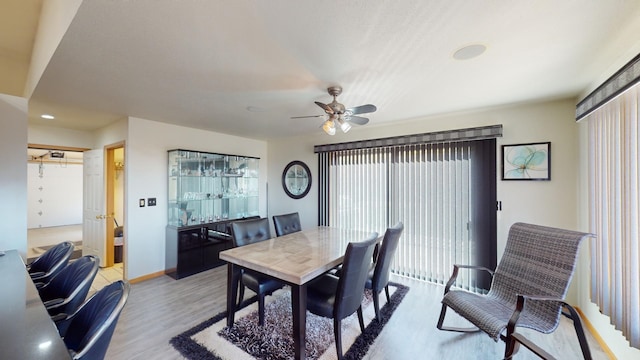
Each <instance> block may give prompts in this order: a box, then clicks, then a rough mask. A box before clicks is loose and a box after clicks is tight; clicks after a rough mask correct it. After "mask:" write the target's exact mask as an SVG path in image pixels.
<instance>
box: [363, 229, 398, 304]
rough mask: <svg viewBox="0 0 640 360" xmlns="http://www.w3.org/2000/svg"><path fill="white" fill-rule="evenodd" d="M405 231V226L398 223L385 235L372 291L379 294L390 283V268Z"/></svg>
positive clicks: (377, 260) (375, 270)
mask: <svg viewBox="0 0 640 360" xmlns="http://www.w3.org/2000/svg"><path fill="white" fill-rule="evenodd" d="M403 229H404V225H403V224H402V222H398V223H397V224H396V225H394V226H393V227H390V228H388V229H387V231H386V232H385V234H384V239H382V245H381V246H380V251H379V252H378V257H377V259H376V266H375V269H374V271H373V279H372V281H371V285H372V289H374V290H375V291H377V292H380V291H381V290H382V288H384V287H385V286H387V283H388V282H389V267H390V266H391V261H392V260H393V255H394V254H395V252H396V249H397V248H398V242H399V240H400V235H402V230H403Z"/></svg>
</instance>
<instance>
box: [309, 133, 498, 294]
mask: <svg viewBox="0 0 640 360" xmlns="http://www.w3.org/2000/svg"><path fill="white" fill-rule="evenodd" d="M484 149H493V152H491V151H488V152H487V151H485V150H484ZM318 156H319V158H320V159H319V160H320V161H319V164H320V169H319V170H320V172H319V173H320V209H319V210H320V211H319V213H321V214H322V215H321V216H320V217H321V218H320V224H321V225H330V226H336V227H344V228H350V229H359V230H366V231H377V232H378V233H380V234H383V233H384V232H385V230H386V228H387V227H390V226H392V225H394V224H395V223H397V222H398V221H402V222H403V223H404V232H403V234H402V236H401V238H400V243H399V245H398V250H397V252H396V255H395V259H394V262H393V267H392V271H394V272H395V273H397V274H400V275H403V276H408V277H412V278H416V279H420V280H426V281H431V282H436V283H445V282H446V281H447V280H448V279H449V276H450V275H451V271H452V269H453V264H455V263H462V264H474V265H483V266H487V267H489V268H492V269H493V268H495V263H496V255H495V246H496V245H495V185H496V184H495V178H496V173H495V139H490V140H478V141H458V142H450V143H436V144H411V145H401V146H391V147H376V148H367V149H354V150H340V151H329V152H323V153H319V155H318ZM480 178H483V180H482V181H480V180H479V179H480ZM478 184H481V185H482V189H481V188H479V187H478ZM491 187H493V188H492V189H491ZM474 193H477V196H476V195H474ZM487 194H493V196H492V197H491V196H490V197H489V199H487V198H486V195H487ZM478 201H482V202H483V204H479V203H477V202H478ZM487 210H489V211H487ZM478 213H480V214H478ZM478 216H480V217H478ZM476 221H477V222H478V223H477V224H476ZM492 221H493V224H494V225H493V226H491V225H490V223H491V222H492ZM476 276H484V275H480V274H476V273H465V274H460V276H459V281H458V283H457V285H458V286H461V287H464V288H467V289H470V290H474V291H479V289H480V288H484V289H487V288H488V287H489V282H488V281H489V280H488V279H485V278H479V277H476Z"/></svg>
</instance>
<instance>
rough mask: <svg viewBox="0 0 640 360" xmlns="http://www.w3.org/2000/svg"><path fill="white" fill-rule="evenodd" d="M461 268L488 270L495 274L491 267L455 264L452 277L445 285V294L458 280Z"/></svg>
mask: <svg viewBox="0 0 640 360" xmlns="http://www.w3.org/2000/svg"><path fill="white" fill-rule="evenodd" d="M460 269H471V270H481V271H486V272H488V273H489V274H491V276H493V273H494V271H493V270H491V269H489V268H486V267H484V266H477V265H460V264H454V265H453V273H452V274H451V277H450V278H449V281H447V285H446V286H445V287H444V293H445V294H446V293H448V292H449V290H450V289H451V287H452V286H453V284H454V283H455V282H456V279H457V278H458V271H459V270H460Z"/></svg>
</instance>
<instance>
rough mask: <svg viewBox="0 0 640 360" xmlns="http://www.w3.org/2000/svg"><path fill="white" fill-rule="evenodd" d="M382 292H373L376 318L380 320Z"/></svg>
mask: <svg viewBox="0 0 640 360" xmlns="http://www.w3.org/2000/svg"><path fill="white" fill-rule="evenodd" d="M379 296H380V294H378V293H376V292H375V291H374V292H373V309H374V310H375V311H376V320H377V321H378V322H380V321H381V320H380V299H379V298H378V297H379Z"/></svg>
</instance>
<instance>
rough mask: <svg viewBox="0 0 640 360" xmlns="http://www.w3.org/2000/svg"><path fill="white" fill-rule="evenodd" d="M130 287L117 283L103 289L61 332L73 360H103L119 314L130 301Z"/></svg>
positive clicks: (63, 321)
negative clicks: (128, 300)
mask: <svg viewBox="0 0 640 360" xmlns="http://www.w3.org/2000/svg"><path fill="white" fill-rule="evenodd" d="M129 289H130V287H129V283H128V282H126V281H123V280H118V281H116V282H114V283H111V284H110V285H107V286H105V287H103V288H102V289H101V290H100V291H98V292H97V293H95V294H94V295H93V296H92V297H91V298H89V300H87V301H86V302H85V303H84V304H82V306H81V307H80V308H79V309H78V311H76V312H75V313H73V314H71V315H69V316H68V317H67V318H65V319H63V320H61V321H60V323H62V324H63V325H62V326H59V327H58V328H59V329H61V328H62V329H64V331H61V333H60V335H61V336H62V339H63V340H64V343H65V345H66V346H67V349H68V350H69V354H70V355H71V357H72V359H74V360H79V359H91V360H94V359H98V360H99V359H104V357H105V354H106V352H107V349H108V347H109V343H110V342H111V337H112V336H113V331H114V330H115V327H116V323H117V322H118V318H119V317H120V313H121V312H122V309H123V308H124V305H125V304H126V302H127V299H128V297H129Z"/></svg>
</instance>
